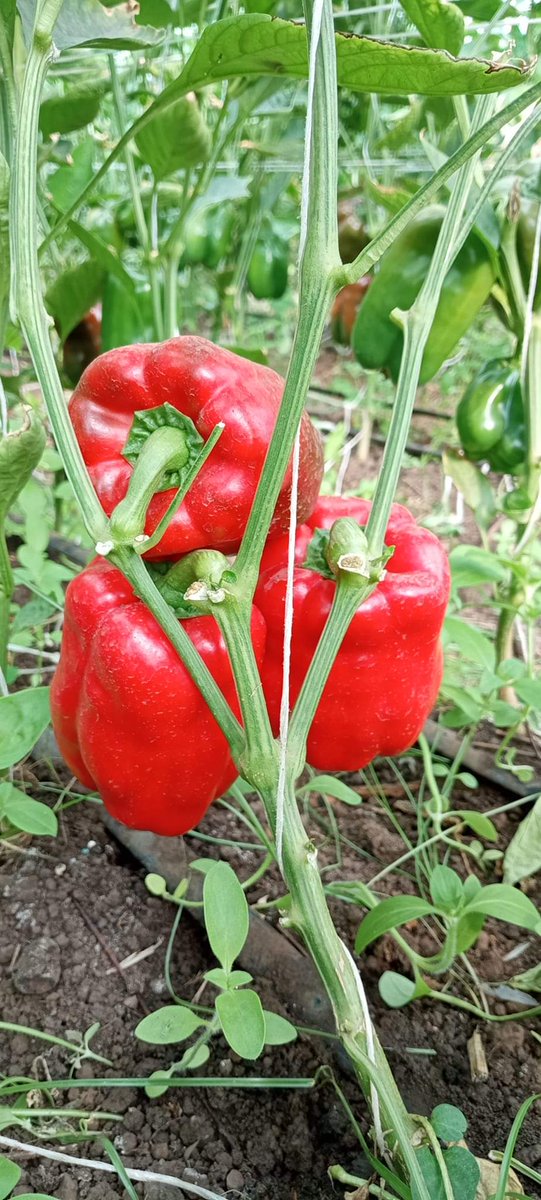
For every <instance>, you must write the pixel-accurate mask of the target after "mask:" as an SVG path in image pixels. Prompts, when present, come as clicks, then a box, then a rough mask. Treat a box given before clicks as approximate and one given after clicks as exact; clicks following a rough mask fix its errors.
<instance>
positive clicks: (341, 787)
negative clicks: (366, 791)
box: [300, 775, 363, 808]
mask: <svg viewBox="0 0 541 1200" xmlns="http://www.w3.org/2000/svg"><path fill="white" fill-rule="evenodd" d="M300 790H301V792H319V794H320V795H321V796H333V797H334V799H335V800H342V801H343V802H344V804H349V805H351V806H352V807H353V808H358V806H359V804H362V802H363V800H362V796H359V793H358V792H356V791H355V790H354V788H352V787H349V784H347V783H344V781H343V779H336V778H335V776H334V775H315V776H314V778H313V779H311V780H310V782H309V783H306V784H305V785H304V786H303V787H302V788H301V789H300Z"/></svg>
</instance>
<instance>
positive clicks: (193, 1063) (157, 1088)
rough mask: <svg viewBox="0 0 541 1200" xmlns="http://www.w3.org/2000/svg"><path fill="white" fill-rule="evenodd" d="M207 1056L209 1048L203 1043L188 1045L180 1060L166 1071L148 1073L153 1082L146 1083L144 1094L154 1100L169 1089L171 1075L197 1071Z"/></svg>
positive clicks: (206, 1059) (206, 1060)
mask: <svg viewBox="0 0 541 1200" xmlns="http://www.w3.org/2000/svg"><path fill="white" fill-rule="evenodd" d="M209 1058H210V1050H209V1048H208V1046H207V1045H206V1044H205V1043H203V1044H202V1045H201V1046H197V1045H195V1046H188V1049H187V1050H185V1051H184V1054H183V1055H182V1058H181V1059H180V1062H174V1063H171V1066H170V1067H168V1068H167V1070H166V1071H165V1070H161V1071H153V1072H152V1074H151V1075H149V1077H148V1078H149V1080H154V1081H155V1082H152V1083H150V1082H149V1083H147V1085H146V1087H145V1095H147V1096H149V1097H150V1099H151V1100H156V1099H158V1097H159V1096H164V1095H165V1093H166V1092H167V1091H168V1090H169V1084H168V1080H169V1079H171V1078H172V1076H173V1075H183V1074H184V1072H185V1071H198V1070H199V1067H204V1065H205V1063H206V1062H208V1060H209Z"/></svg>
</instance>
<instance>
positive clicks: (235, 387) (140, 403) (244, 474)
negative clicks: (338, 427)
mask: <svg viewBox="0 0 541 1200" xmlns="http://www.w3.org/2000/svg"><path fill="white" fill-rule="evenodd" d="M283 387H284V382H283V379H282V378H281V377H280V376H279V375H277V374H276V372H275V371H272V370H270V368H269V367H263V366H261V365H260V364H259V363H253V362H250V361H249V360H248V359H246V358H240V357H239V356H238V355H236V354H232V353H231V352H230V351H229V350H223V349H221V348H220V347H219V346H214V345H213V344H212V343H211V342H208V341H206V340H205V339H204V338H200V337H181V338H172V339H171V340H170V341H168V342H163V343H160V344H148V345H134V346H122V347H119V348H118V349H116V350H110V351H108V352H107V353H106V354H102V355H101V356H100V357H99V358H97V359H95V360H94V362H93V363H91V364H90V366H89V367H87V369H86V371H85V372H84V375H83V376H82V378H81V380H80V382H79V384H78V386H77V387H76V389H75V391H74V392H73V395H72V397H71V400H70V406H69V407H70V414H71V419H72V421H73V425H74V428H75V432H76V434H77V438H78V441H79V445H80V447H81V450H82V452H83V457H84V459H85V462H86V464H87V466H88V468H89V471H90V475H91V477H92V481H93V483H94V486H95V488H96V491H97V494H98V496H99V498H100V500H101V502H102V504H103V507H104V509H105V511H106V512H107V515H108V516H110V515H111V513H112V512H113V509H114V508H115V507H116V505H117V504H118V503H119V502H120V501H121V500H122V499H123V498H124V496H125V495H126V491H127V488H128V483H129V480H130V477H131V475H132V472H133V466H132V465H131V463H130V462H128V461H127V460H126V458H124V457H123V450H124V447H125V445H126V442H127V440H128V435H129V433H130V429H131V426H132V423H133V420H134V416H135V414H136V413H137V412H141V411H142V412H148V410H152V409H156V408H160V407H161V406H163V405H165V404H169V405H172V406H173V408H175V409H177V410H178V411H179V412H181V413H185V414H186V415H187V416H188V417H190V418H191V420H192V421H193V423H194V425H195V427H196V430H197V432H198V433H199V434H200V435H201V436H202V438H203V439H204V441H206V440H207V438H208V437H209V435H210V434H211V432H212V430H213V429H214V428H215V426H216V425H217V424H218V423H219V422H224V424H225V428H224V430H223V433H222V435H221V437H220V439H219V441H218V443H217V445H216V446H215V447H214V449H213V450H212V452H211V454H210V456H209V458H208V460H207V462H206V463H205V464H204V466H203V468H202V470H201V471H200V473H199V475H198V476H197V478H196V480H195V482H194V483H193V484H192V486H191V488H190V490H189V492H188V495H187V497H186V499H185V500H184V503H183V504H182V505H181V507H180V509H179V510H178V512H177V513H176V515H175V516H174V517H173V519H172V520H171V522H170V524H169V527H168V529H167V531H166V532H165V534H164V536H163V537H162V539H161V541H160V543H159V545H158V546H156V547H155V548H154V549H153V550H151V551H150V552H149V553H148V557H149V558H175V557H178V556H179V555H181V554H186V553H187V552H188V551H190V550H197V549H200V548H202V547H206V546H212V547H213V548H214V549H217V550H222V551H223V552H224V553H226V554H229V553H233V552H234V551H236V550H238V547H239V545H240V541H241V538H242V534H243V532H244V529H245V526H246V522H247V519H248V515H249V513H250V509H251V506H252V501H253V499H254V495H255V491H256V487H257V484H258V482H259V477H260V475H261V471H262V468H263V463H264V460H265V455H266V453H267V449H268V446H269V442H270V440H271V436H272V433H273V430H274V426H275V423H276V417H277V413H278V409H279V406H280V401H281V398H282V392H283ZM322 475H323V455H322V449H321V441H320V438H319V434H318V433H317V431H316V429H315V428H314V426H313V425H312V422H311V421H310V418H309V416H308V414H307V413H305V414H304V416H303V419H302V425H301V458H300V474H299V504H298V517H299V520H300V521H303V520H305V518H306V517H307V516H309V514H310V513H311V511H312V509H313V507H314V504H315V503H316V500H317V495H318V492H319V487H320V484H321V479H322ZM290 492H291V467H289V469H288V471H287V474H286V477H285V480H284V484H283V486H282V491H281V493H280V498H279V500H278V504H277V506H276V511H275V514H274V519H273V525H272V529H273V530H274V531H275V532H279V531H280V530H281V529H284V528H285V527H286V526H287V523H288V520H289V504H290ZM174 494H175V489H174V488H173V487H167V486H166V488H165V490H163V491H160V492H158V493H157V494H156V495H154V497H153V499H152V500H151V501H150V505H149V507H148V512H147V522H146V527H145V530H146V533H147V534H152V533H153V532H154V530H155V528H156V526H157V525H158V523H159V521H160V520H161V519H162V517H163V516H164V514H165V512H166V511H167V509H168V507H169V505H170V503H171V500H172V499H173V496H174Z"/></svg>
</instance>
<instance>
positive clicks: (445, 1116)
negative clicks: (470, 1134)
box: [430, 1104, 468, 1142]
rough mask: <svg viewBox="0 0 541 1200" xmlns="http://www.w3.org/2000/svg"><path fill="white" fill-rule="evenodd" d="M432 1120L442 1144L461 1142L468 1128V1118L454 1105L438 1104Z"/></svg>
mask: <svg viewBox="0 0 541 1200" xmlns="http://www.w3.org/2000/svg"><path fill="white" fill-rule="evenodd" d="M430 1120H431V1122H432V1128H433V1130H434V1133H435V1134H436V1137H438V1138H439V1140H440V1142H459V1141H460V1139H461V1138H463V1137H464V1134H465V1132H466V1130H467V1128H468V1121H467V1118H466V1117H465V1116H464V1113H463V1112H461V1111H460V1109H459V1108H455V1106H454V1104H438V1105H437V1106H436V1108H434V1109H433V1111H432V1113H431V1116H430Z"/></svg>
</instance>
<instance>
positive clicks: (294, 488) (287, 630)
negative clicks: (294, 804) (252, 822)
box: [275, 426, 301, 870]
mask: <svg viewBox="0 0 541 1200" xmlns="http://www.w3.org/2000/svg"><path fill="white" fill-rule="evenodd" d="M300 447H301V431H300V426H299V428H298V430H297V436H296V438H295V445H294V448H293V464H292V468H291V502H290V509H289V536H288V545H287V581H286V598H285V612H284V643H283V651H282V654H283V658H282V661H283V671H282V698H281V701H280V762H279V770H278V789H277V793H276V839H275V840H276V858H277V861H278V865H279V867H280V870H282V847H283V842H284V807H285V796H286V773H287V738H288V733H289V682H290V680H289V675H290V669H291V641H292V637H293V587H294V582H295V540H296V533H297V499H298V494H299V459H300Z"/></svg>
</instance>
